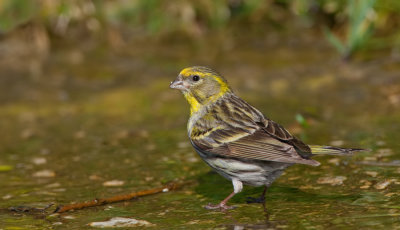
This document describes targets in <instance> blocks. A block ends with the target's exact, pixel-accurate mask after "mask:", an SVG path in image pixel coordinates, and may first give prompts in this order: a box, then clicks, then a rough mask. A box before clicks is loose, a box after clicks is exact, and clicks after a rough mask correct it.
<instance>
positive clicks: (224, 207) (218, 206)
mask: <svg viewBox="0 0 400 230" xmlns="http://www.w3.org/2000/svg"><path fill="white" fill-rule="evenodd" d="M204 208H205V209H208V210H215V209H220V210H222V211H225V210H229V209H234V208H236V207H235V206H228V205H226V204H225V203H219V204H211V203H209V204H207V205H206V206H204Z"/></svg>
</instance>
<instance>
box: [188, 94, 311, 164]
mask: <svg viewBox="0 0 400 230" xmlns="http://www.w3.org/2000/svg"><path fill="white" fill-rule="evenodd" d="M228 99H229V100H223V101H220V102H219V103H217V104H216V106H215V107H214V108H212V109H210V113H209V114H206V115H205V116H204V117H203V118H201V119H199V120H198V121H197V123H196V125H195V127H194V131H192V132H191V136H190V138H191V141H192V144H193V145H194V147H195V148H196V149H197V150H199V151H202V152H205V153H210V154H217V155H222V156H226V157H237V158H246V159H253V160H264V161H277V162H286V163H301V164H309V165H319V163H318V162H317V161H314V160H312V159H308V157H306V156H303V155H300V154H299V152H298V151H297V149H298V150H300V152H303V150H305V151H304V152H310V151H307V150H308V149H309V147H308V146H307V145H306V144H304V143H303V142H301V141H300V140H298V139H296V138H295V137H293V136H292V135H290V133H289V132H288V131H286V130H285V129H284V128H283V127H282V126H280V125H279V124H277V123H275V122H273V121H271V120H267V119H265V118H264V116H263V115H262V114H261V113H260V112H259V111H258V110H256V109H255V108H254V107H252V106H251V105H249V104H247V103H246V102H244V101H243V100H241V99H240V98H238V97H231V98H228Z"/></svg>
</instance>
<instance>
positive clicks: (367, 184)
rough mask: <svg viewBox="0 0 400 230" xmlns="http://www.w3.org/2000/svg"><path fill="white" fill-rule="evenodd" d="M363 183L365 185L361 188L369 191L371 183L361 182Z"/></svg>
mask: <svg viewBox="0 0 400 230" xmlns="http://www.w3.org/2000/svg"><path fill="white" fill-rule="evenodd" d="M360 182H361V183H363V185H361V186H360V188H361V189H368V188H370V187H371V184H372V183H371V182H370V181H367V180H361V181H360Z"/></svg>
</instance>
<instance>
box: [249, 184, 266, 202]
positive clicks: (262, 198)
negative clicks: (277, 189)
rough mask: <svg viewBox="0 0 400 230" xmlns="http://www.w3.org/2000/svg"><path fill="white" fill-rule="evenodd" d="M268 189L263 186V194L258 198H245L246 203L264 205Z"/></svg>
mask: <svg viewBox="0 0 400 230" xmlns="http://www.w3.org/2000/svg"><path fill="white" fill-rule="evenodd" d="M267 189H268V187H267V186H265V188H264V191H263V193H262V194H261V196H260V197H247V203H249V204H250V203H261V204H263V203H265V194H266V193H267Z"/></svg>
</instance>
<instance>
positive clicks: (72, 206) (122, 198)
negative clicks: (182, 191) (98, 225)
mask: <svg viewBox="0 0 400 230" xmlns="http://www.w3.org/2000/svg"><path fill="white" fill-rule="evenodd" d="M184 184H187V182H186V183H185V182H181V183H174V182H173V183H170V184H167V185H165V186H163V187H159V188H153V189H147V190H142V191H139V192H132V193H129V194H123V195H117V196H113V197H109V198H104V199H94V200H92V201H85V202H81V203H75V204H68V205H60V206H58V207H57V208H56V210H55V211H54V213H63V212H67V211H71V210H78V209H83V208H88V207H95V206H100V205H105V204H111V203H116V202H121V201H127V200H131V199H133V198H137V197H142V196H147V195H153V194H157V193H161V192H168V191H171V190H175V189H178V188H180V187H182V186H183V185H184Z"/></svg>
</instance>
